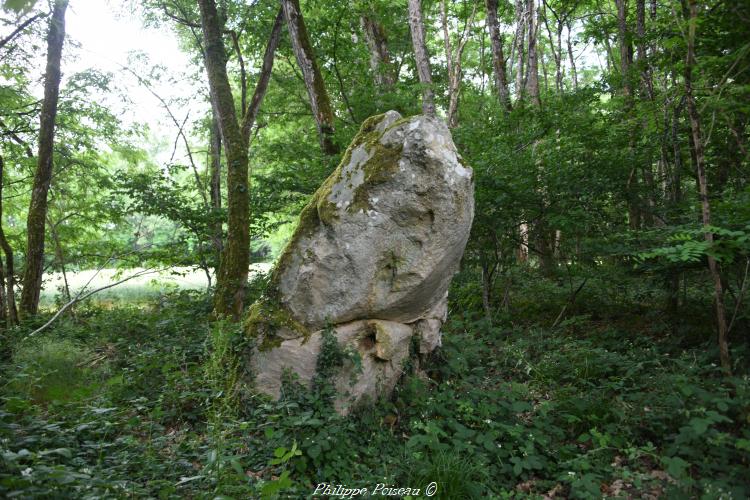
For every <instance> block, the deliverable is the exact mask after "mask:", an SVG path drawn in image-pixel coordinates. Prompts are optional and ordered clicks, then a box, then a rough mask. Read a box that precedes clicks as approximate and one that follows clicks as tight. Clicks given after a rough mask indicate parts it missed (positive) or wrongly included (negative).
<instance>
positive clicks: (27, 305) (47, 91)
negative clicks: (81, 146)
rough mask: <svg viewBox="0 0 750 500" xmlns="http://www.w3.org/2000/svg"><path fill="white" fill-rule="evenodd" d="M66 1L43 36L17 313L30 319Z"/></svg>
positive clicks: (40, 259) (35, 300) (39, 266)
mask: <svg viewBox="0 0 750 500" xmlns="http://www.w3.org/2000/svg"><path fill="white" fill-rule="evenodd" d="M67 8H68V0H56V1H55V6H54V9H53V11H52V18H51V19H50V25H49V32H48V33H47V68H46V72H45V75H44V100H43V102H42V112H41V119H40V128H39V152H38V159H37V160H38V163H37V168H36V174H35V175H34V185H33V188H32V191H31V203H30V205H29V214H28V218H27V222H26V231H27V238H26V269H25V270H24V277H23V292H22V294H21V313H22V314H23V315H25V316H31V315H34V314H36V313H37V311H38V309H39V294H40V292H41V289H42V274H43V272H44V232H45V222H46V218H47V193H48V192H49V187H50V183H51V181H52V156H53V145H54V137H55V118H56V117H57V101H58V97H59V94H60V78H61V74H60V60H61V59H62V49H63V42H64V41H65V10H66V9H67Z"/></svg>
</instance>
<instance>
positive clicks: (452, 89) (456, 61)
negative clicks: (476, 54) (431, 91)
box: [440, 0, 477, 128]
mask: <svg viewBox="0 0 750 500" xmlns="http://www.w3.org/2000/svg"><path fill="white" fill-rule="evenodd" d="M476 11H477V10H476V4H474V8H473V9H472V11H471V16H469V19H468V20H467V21H466V25H465V28H464V31H463V33H461V35H460V36H459V38H458V40H457V42H458V45H457V46H456V48H455V50H453V48H452V46H451V37H450V32H449V30H448V9H447V7H446V5H445V0H441V2H440V18H441V21H442V25H443V42H444V43H445V59H446V64H447V67H448V127H450V128H455V127H457V126H458V99H459V93H460V91H461V57H462V55H463V52H464V47H466V42H467V41H468V39H469V30H470V29H471V27H472V25H473V24H474V15H475V14H476Z"/></svg>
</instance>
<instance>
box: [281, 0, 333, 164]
mask: <svg viewBox="0 0 750 500" xmlns="http://www.w3.org/2000/svg"><path fill="white" fill-rule="evenodd" d="M281 5H282V6H283V7H284V16H285V17H286V23H287V28H288V30H289V37H290V38H291V41H292V50H293V51H294V55H295V57H296V58H297V64H298V65H299V68H300V70H301V71H302V77H303V79H304V80H305V87H307V94H308V95H309V97H310V107H311V108H312V113H313V116H314V117H315V123H316V125H317V128H318V139H319V141H320V148H321V149H322V150H323V153H324V154H326V155H333V154H336V153H338V151H339V149H338V147H337V146H336V144H335V143H334V142H333V134H334V131H335V129H334V124H333V119H334V116H333V108H332V107H331V100H330V98H329V97H328V91H327V90H326V86H325V82H324V81H323V75H322V74H321V73H320V69H319V68H318V63H317V62H316V60H315V52H314V51H313V47H312V44H311V43H310V37H309V35H308V33H307V27H306V26H305V21H304V19H303V17H302V11H301V10H300V6H299V0H281Z"/></svg>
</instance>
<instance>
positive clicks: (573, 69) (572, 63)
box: [565, 21, 578, 91]
mask: <svg viewBox="0 0 750 500" xmlns="http://www.w3.org/2000/svg"><path fill="white" fill-rule="evenodd" d="M566 27H567V28H568V36H567V37H566V38H565V42H566V44H567V45H568V59H569V60H570V74H571V76H572V77H573V90H574V91H578V71H577V70H576V60H575V57H573V44H572V43H571V41H570V37H571V34H572V31H571V29H570V21H568V22H567V23H566Z"/></svg>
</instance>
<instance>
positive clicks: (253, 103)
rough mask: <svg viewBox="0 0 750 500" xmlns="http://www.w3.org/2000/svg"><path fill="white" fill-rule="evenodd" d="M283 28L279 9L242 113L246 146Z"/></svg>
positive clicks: (264, 93) (282, 16)
mask: <svg viewBox="0 0 750 500" xmlns="http://www.w3.org/2000/svg"><path fill="white" fill-rule="evenodd" d="M283 26H284V9H282V8H280V9H279V12H278V13H277V14H276V19H275V20H274V23H273V28H271V35H270V36H269V37H268V43H267V44H266V51H265V52H264V53H263V65H262V66H261V68H260V75H259V76H258V83H256V84H255V91H254V92H253V97H252V98H251V99H250V104H249V105H248V107H247V110H246V111H244V113H245V116H244V117H243V118H242V137H243V139H244V140H245V142H246V143H247V144H248V146H249V144H250V131H251V129H252V128H253V125H254V124H255V119H256V118H257V117H258V112H259V111H260V105H261V104H262V103H263V98H264V97H265V96H266V90H268V82H269V81H270V80H271V72H272V71H273V61H274V58H275V56H276V49H277V48H278V46H279V41H280V40H281V28H283ZM321 81H322V80H321ZM326 98H327V97H326ZM331 126H333V117H331ZM331 130H333V129H331Z"/></svg>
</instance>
